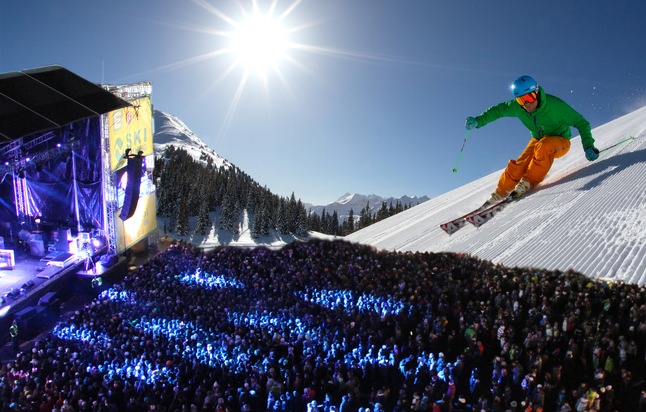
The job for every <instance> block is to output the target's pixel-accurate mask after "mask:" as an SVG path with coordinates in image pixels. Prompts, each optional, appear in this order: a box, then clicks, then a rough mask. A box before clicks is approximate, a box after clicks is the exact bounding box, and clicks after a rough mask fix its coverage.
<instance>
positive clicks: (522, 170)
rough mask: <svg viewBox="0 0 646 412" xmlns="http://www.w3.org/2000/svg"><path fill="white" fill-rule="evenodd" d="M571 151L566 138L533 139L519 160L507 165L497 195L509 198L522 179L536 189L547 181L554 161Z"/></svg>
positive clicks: (499, 181) (511, 161) (546, 137)
mask: <svg viewBox="0 0 646 412" xmlns="http://www.w3.org/2000/svg"><path fill="white" fill-rule="evenodd" d="M569 150H570V141H569V140H568V139H566V138H565V137H561V136H545V137H543V138H542V139H540V140H539V139H535V138H533V137H532V138H531V139H530V141H529V143H527V147H525V150H523V153H521V154H520V156H519V157H518V159H516V160H510V161H509V163H508V164H507V168H506V169H505V171H504V172H503V173H502V175H501V176H500V180H498V187H497V188H496V193H498V194H499V195H500V196H502V197H505V196H507V195H508V194H509V193H510V192H511V191H512V190H514V188H515V187H516V185H517V184H518V182H520V180H521V179H525V181H526V182H528V183H529V184H531V185H532V187H535V186H536V185H537V184H539V183H540V182H542V181H543V179H545V176H546V175H547V172H549V171H550V168H551V167H552V163H554V159H556V158H559V157H561V156H564V155H565V154H566V153H567V152H568V151H569Z"/></svg>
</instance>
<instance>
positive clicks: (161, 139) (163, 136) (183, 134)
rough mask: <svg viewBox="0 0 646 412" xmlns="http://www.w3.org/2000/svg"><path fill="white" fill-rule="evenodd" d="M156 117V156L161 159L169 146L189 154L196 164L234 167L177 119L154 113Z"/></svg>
mask: <svg viewBox="0 0 646 412" xmlns="http://www.w3.org/2000/svg"><path fill="white" fill-rule="evenodd" d="M154 115H155V135H154V142H155V156H156V157H161V156H162V155H163V153H164V151H165V150H166V148H167V147H169V146H175V147H176V148H178V149H183V150H185V151H186V152H188V153H189V154H190V155H191V156H192V157H193V158H194V159H195V161H196V162H198V163H201V164H203V165H207V164H208V162H209V161H210V162H211V163H212V164H213V165H214V166H215V167H216V168H219V167H223V166H224V167H233V165H232V164H231V163H230V162H229V161H228V160H226V159H225V158H223V157H222V156H220V155H219V154H217V153H216V152H215V151H214V150H213V149H211V148H210V147H208V146H207V145H206V144H204V142H202V140H200V138H199V137H197V135H196V134H195V133H193V131H192V130H191V129H189V128H188V126H186V124H184V122H182V121H181V120H180V119H178V118H177V117H175V116H173V115H170V114H168V113H164V112H160V111H159V110H155V111H154Z"/></svg>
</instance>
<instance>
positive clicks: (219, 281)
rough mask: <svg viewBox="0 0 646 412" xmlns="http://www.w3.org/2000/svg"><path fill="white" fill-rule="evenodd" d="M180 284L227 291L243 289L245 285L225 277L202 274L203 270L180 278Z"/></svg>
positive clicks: (199, 269) (198, 269)
mask: <svg viewBox="0 0 646 412" xmlns="http://www.w3.org/2000/svg"><path fill="white" fill-rule="evenodd" d="M179 281H180V283H185V284H189V285H195V286H200V287H203V288H205V289H208V290H212V289H225V288H237V289H240V288H243V287H244V284H243V283H242V282H240V281H238V280H236V279H233V278H231V277H226V276H224V275H211V274H208V273H206V272H202V270H201V268H197V270H196V271H195V273H193V274H185V275H183V276H181V277H180V278H179Z"/></svg>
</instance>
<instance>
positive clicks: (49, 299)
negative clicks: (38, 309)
mask: <svg viewBox="0 0 646 412" xmlns="http://www.w3.org/2000/svg"><path fill="white" fill-rule="evenodd" d="M58 301H59V300H58V298H57V297H56V292H47V293H45V294H44V295H43V296H42V297H41V298H40V299H39V300H38V305H40V306H49V305H51V304H54V303H58Z"/></svg>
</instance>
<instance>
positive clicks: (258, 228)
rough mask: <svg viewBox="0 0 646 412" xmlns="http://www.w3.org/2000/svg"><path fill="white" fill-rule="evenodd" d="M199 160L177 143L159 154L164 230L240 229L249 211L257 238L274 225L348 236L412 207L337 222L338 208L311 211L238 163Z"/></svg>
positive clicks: (157, 181) (290, 230) (298, 231)
mask: <svg viewBox="0 0 646 412" xmlns="http://www.w3.org/2000/svg"><path fill="white" fill-rule="evenodd" d="M201 160H204V161H205V162H206V166H204V165H202V164H201V163H199V162H197V161H196V160H195V159H194V158H193V157H191V155H190V154H188V152H186V151H185V150H183V149H178V148H175V147H174V146H169V147H168V148H167V149H166V151H165V152H164V154H163V156H161V157H159V158H156V159H155V171H154V179H155V184H156V186H157V214H158V215H159V216H164V217H166V218H167V223H166V227H165V230H166V231H168V232H170V233H175V234H177V235H179V236H186V235H188V234H189V233H190V232H191V231H192V232H193V233H195V234H200V235H205V234H207V233H209V232H210V231H211V228H216V229H219V230H226V231H230V232H231V233H233V234H238V232H239V228H240V226H241V220H242V218H243V215H244V213H243V212H244V211H246V212H247V216H249V228H250V230H251V234H252V236H253V237H254V238H258V237H261V236H268V235H269V234H270V232H271V231H272V230H275V231H277V232H279V233H281V234H293V235H297V236H307V234H308V232H309V231H316V232H320V233H324V234H328V235H335V236H345V235H348V234H350V233H352V232H354V231H356V230H359V229H362V228H364V227H367V226H369V225H371V224H373V223H375V222H377V221H379V220H382V219H385V218H387V217H389V216H392V215H394V214H397V213H399V212H401V211H403V210H406V209H407V208H408V207H410V206H403V205H401V204H400V203H399V202H397V203H396V204H395V205H392V204H390V205H386V203H385V202H384V203H382V204H381V207H380V208H379V210H378V211H377V212H376V213H375V214H374V215H373V214H372V213H371V209H370V205H369V204H367V205H366V207H365V208H363V209H362V210H361V211H360V213H359V215H358V218H357V217H355V215H354V211H353V210H350V215H349V216H348V217H347V218H345V219H344V220H343V221H342V222H339V217H338V215H337V213H336V211H333V212H332V213H327V212H326V211H325V209H323V211H322V213H321V216H319V215H318V214H315V213H308V212H307V211H306V210H305V207H304V206H303V203H302V202H301V200H300V199H298V200H297V199H296V196H295V195H294V193H292V195H291V197H290V198H289V199H288V198H285V197H280V196H277V195H275V194H273V193H271V191H269V189H267V188H266V187H261V186H260V184H258V183H257V182H256V181H254V180H253V179H252V178H251V177H250V176H248V175H247V174H245V173H244V172H242V171H241V170H240V169H238V168H237V167H235V166H232V167H216V166H215V165H214V164H213V162H212V161H211V159H210V158H209V157H208V156H203V158H202V159H201ZM216 210H219V211H220V213H219V216H220V218H219V221H218V222H213V221H211V218H210V212H213V211H216ZM190 216H197V224H196V225H195V227H194V228H190V227H189V217H190Z"/></svg>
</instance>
